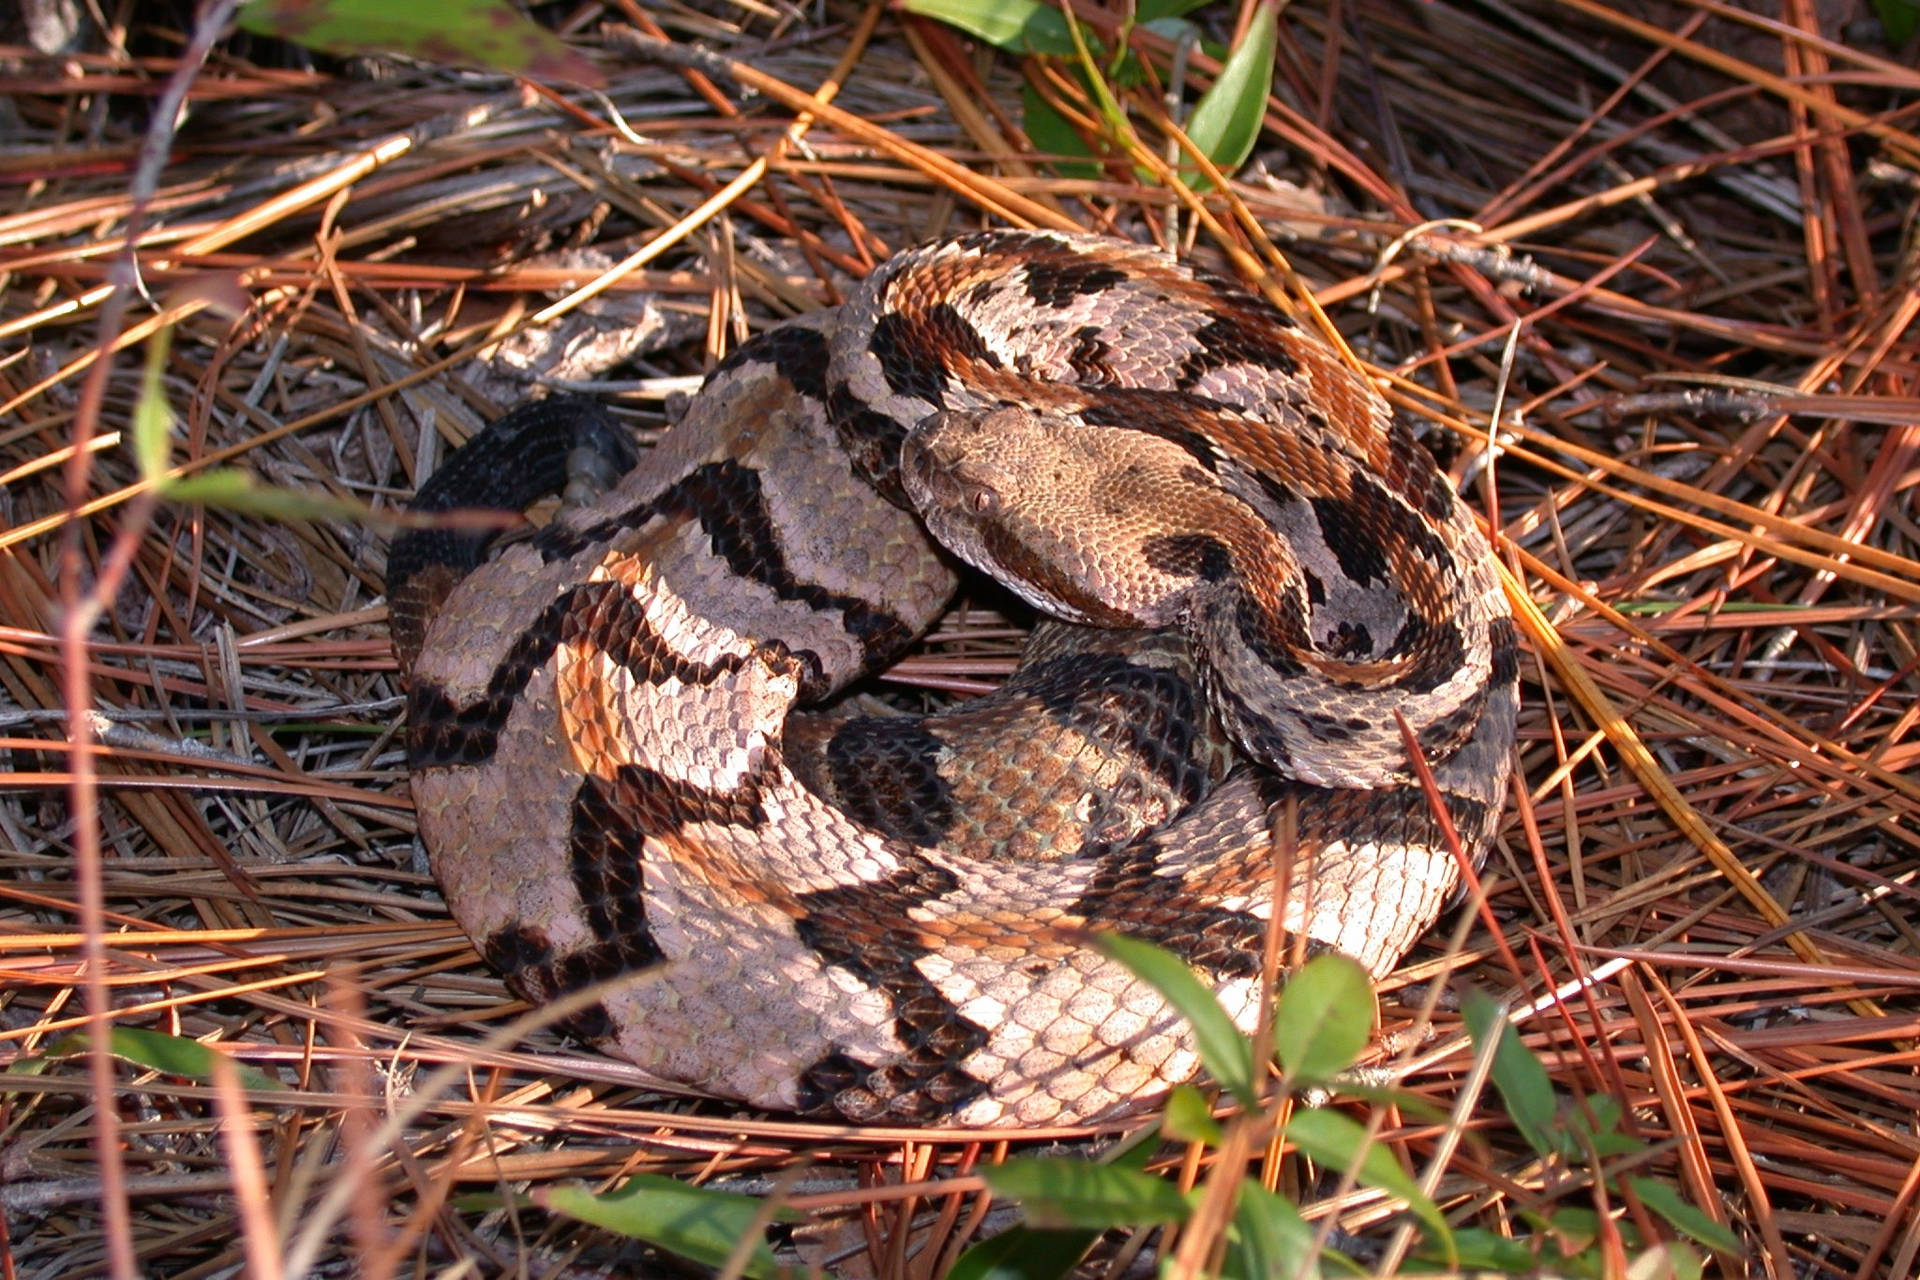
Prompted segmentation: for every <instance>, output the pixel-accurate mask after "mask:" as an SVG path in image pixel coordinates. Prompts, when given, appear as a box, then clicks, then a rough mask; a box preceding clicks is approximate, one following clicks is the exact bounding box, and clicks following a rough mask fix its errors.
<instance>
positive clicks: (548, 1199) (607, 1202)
mask: <svg viewBox="0 0 1920 1280" xmlns="http://www.w3.org/2000/svg"><path fill="white" fill-rule="evenodd" d="M533 1200H534V1203H536V1204H538V1205H541V1206H542V1207H544V1208H546V1209H548V1210H551V1211H552V1212H554V1213H563V1214H565V1215H566V1216H567V1217H569V1218H577V1219H579V1220H580V1221H581V1222H587V1223H591V1224H593V1225H594V1226H596V1227H604V1228H606V1229H607V1230H608V1231H615V1232H618V1233H619V1234H621V1235H623V1236H632V1237H633V1238H634V1239H636V1240H645V1241H646V1242H647V1243H649V1244H655V1245H659V1246H660V1247H661V1248H662V1249H666V1250H669V1251H671V1252H673V1253H677V1254H679V1255H680V1256H681V1257H683V1258H691V1259H693V1260H694V1261H695V1262H703V1263H705V1264H706V1265H708V1266H710V1267H718V1266H723V1265H725V1263H726V1261H727V1258H728V1256H729V1255H730V1254H732V1253H733V1247H734V1244H735V1242H737V1241H738V1240H740V1239H741V1238H742V1237H743V1236H745V1235H746V1234H747V1233H748V1232H749V1231H752V1230H753V1229H754V1225H755V1223H757V1222H758V1221H759V1220H760V1212H761V1207H762V1202H761V1201H760V1200H759V1199H758V1198H757V1197H754V1196H743V1195H736V1194H734V1193H733V1192H730V1191H715V1190H712V1189H711V1188H708V1187H696V1186H690V1185H688V1184H687V1183H684V1182H677V1181H675V1180H674V1179H672V1178H662V1177H659V1176H658V1175H655V1174H650V1173H637V1174H635V1175H633V1176H632V1177H631V1178H629V1179H627V1181H626V1184H625V1185H624V1186H622V1187H620V1188H619V1189H618V1190H616V1191H608V1192H606V1193H604V1194H602V1195H595V1194H593V1193H592V1192H591V1191H588V1190H587V1189H586V1188H585V1187H565V1186H560V1187H544V1188H541V1189H539V1190H537V1191H535V1192H534V1193H533ZM775 1217H776V1218H777V1219H778V1220H779V1221H782V1222H797V1221H799V1219H800V1215H799V1214H797V1213H793V1212H792V1211H790V1210H780V1211H779V1212H778V1213H776V1214H775ZM743 1274H745V1275H748V1276H752V1277H754V1278H755V1280H773V1277H775V1276H778V1275H779V1274H780V1264H779V1263H778V1262H776V1261H775V1260H774V1256H773V1251H772V1250H771V1249H769V1248H767V1243H766V1241H765V1240H760V1241H757V1242H755V1244H754V1246H753V1252H752V1254H751V1255H749V1257H748V1258H747V1265H746V1269H745V1271H744V1272H743Z"/></svg>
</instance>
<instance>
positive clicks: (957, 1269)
mask: <svg viewBox="0 0 1920 1280" xmlns="http://www.w3.org/2000/svg"><path fill="white" fill-rule="evenodd" d="M1099 1238H1100V1233H1099V1232H1098V1231H1042V1230H1040V1229H1039V1228H1037V1227H1027V1226H1019V1227H1014V1228H1012V1229H1010V1230H1007V1231H1002V1232H1001V1233H1000V1234H999V1235H997V1236H994V1237H993V1238H991V1239H989V1240H982V1241H981V1242H980V1243H979V1244H977V1245H975V1246H973V1248H971V1249H969V1250H967V1251H966V1252H965V1253H963V1254H961V1255H960V1257H959V1259H958V1261H956V1262H955V1263H954V1264H953V1269H952V1270H951V1271H949V1272H947V1280H1060V1277H1062V1276H1066V1275H1070V1274H1072V1272H1073V1269H1074V1267H1076V1266H1078V1265H1079V1263H1080V1259H1082V1258H1084V1257H1086V1256H1087V1250H1089V1249H1091V1248H1093V1245H1094V1242H1095V1241H1096V1240H1098V1239H1099Z"/></svg>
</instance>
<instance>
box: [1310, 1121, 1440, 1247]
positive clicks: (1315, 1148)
mask: <svg viewBox="0 0 1920 1280" xmlns="http://www.w3.org/2000/svg"><path fill="white" fill-rule="evenodd" d="M1286 1136H1287V1138H1288V1140H1290V1141H1291V1142H1292V1143H1293V1144H1294V1145H1295V1146H1297V1147H1299V1148H1300V1149H1301V1150H1302V1151H1304V1152H1306V1153H1307V1154H1308V1155H1310V1156H1312V1157H1313V1158H1314V1159H1315V1160H1318V1161H1319V1162H1320V1163H1321V1164H1324V1165H1327V1166H1329V1167H1330V1168H1334V1169H1354V1171H1355V1174H1356V1176H1358V1177H1359V1179H1360V1181H1361V1182H1362V1183H1364V1184H1365V1185H1367V1186H1369V1187H1375V1188H1377V1189H1379V1190H1381V1191H1385V1192H1387V1193H1388V1194H1390V1195H1395V1196H1398V1197H1400V1198H1401V1199H1402V1200H1405V1201H1406V1202H1407V1207H1408V1208H1410V1209H1412V1210H1413V1212H1414V1214H1415V1216H1417V1217H1418V1218H1419V1219H1420V1221H1421V1222H1423V1223H1425V1224H1426V1226H1427V1229H1428V1230H1429V1231H1431V1232H1432V1233H1433V1235H1434V1237H1435V1239H1436V1240H1438V1241H1439V1242H1440V1244H1441V1247H1442V1248H1443V1249H1445V1250H1446V1251H1447V1254H1448V1257H1449V1259H1451V1257H1452V1252H1453V1232H1452V1230H1451V1229H1449V1228H1448V1226H1447V1220H1446V1219H1445V1218H1443V1217H1441V1216H1440V1209H1439V1207H1438V1206H1437V1205H1435V1204H1434V1203H1433V1201H1432V1200H1429V1199H1428V1198H1427V1197H1426V1196H1425V1195H1423V1194H1422V1193H1421V1191H1420V1187H1419V1184H1417V1183H1416V1182H1414V1180H1413V1176H1412V1175H1411V1174H1409V1173H1408V1172H1407V1171H1406V1170H1405V1169H1402V1168H1401V1167H1400V1162H1399V1161H1398V1160H1395V1159H1394V1158H1393V1152H1391V1151H1389V1150H1387V1149H1386V1148H1385V1147H1384V1146H1382V1145H1380V1144H1379V1143H1377V1142H1373V1143H1369V1142H1368V1141H1367V1131H1366V1130H1365V1129H1364V1128H1363V1127H1361V1125H1360V1124H1359V1123H1358V1122H1356V1121H1354V1120H1353V1119H1351V1118H1350V1117H1348V1116H1344V1115H1342V1114H1340V1113H1339V1112H1338V1111H1328V1110H1325V1109H1315V1110H1302V1111H1296V1112H1294V1113H1293V1118H1292V1119H1291V1120H1289V1121H1287V1133H1286ZM1363 1148H1364V1150H1365V1152H1366V1154H1365V1155H1362V1154H1361V1151H1362V1149H1363ZM1356 1161H1357V1162H1358V1166H1357V1168H1356Z"/></svg>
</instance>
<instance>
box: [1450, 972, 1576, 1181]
mask: <svg viewBox="0 0 1920 1280" xmlns="http://www.w3.org/2000/svg"><path fill="white" fill-rule="evenodd" d="M1461 1012H1462V1014H1463V1015H1464V1016H1465V1018H1466V1023H1467V1030H1468V1032H1469V1033H1470V1034H1471V1035H1472V1036H1473V1043H1474V1046H1475V1047H1476V1048H1484V1047H1485V1045H1486V1043H1487V1041H1488V1040H1489V1039H1493V1038H1496V1037H1497V1042H1496V1047H1495V1049H1494V1051H1493V1083H1494V1087H1495V1088H1497V1089H1499V1091H1500V1098H1501V1100H1502V1101H1503V1102H1505V1103H1506V1104H1507V1115H1508V1116H1509V1117H1510V1118H1511V1119H1512V1120H1513V1124H1514V1127H1515V1128H1516V1129H1518V1130H1520V1136H1521V1137H1523V1138H1525V1139H1526V1140H1527V1145H1528V1146H1530V1147H1532V1148H1533V1149H1534V1150H1535V1151H1537V1152H1539V1153H1540V1154H1541V1155H1543V1156H1552V1155H1569V1156H1570V1155H1575V1154H1578V1152H1577V1150H1576V1149H1575V1148H1574V1147H1573V1145H1572V1143H1571V1142H1569V1140H1568V1135H1567V1134H1566V1133H1564V1132H1562V1131H1560V1129H1559V1127H1558V1125H1557V1123H1556V1107H1555V1104H1554V1097H1553V1080H1552V1079H1551V1078H1550V1077H1549V1076H1548V1075H1547V1069H1546V1068H1545V1067H1543V1066H1541V1065H1540V1059H1538V1058H1536V1057H1534V1056H1533V1054H1532V1053H1530V1052H1528V1050H1527V1047H1526V1046H1525V1045H1524V1044H1522V1043H1520V1033H1519V1032H1517V1031H1515V1030H1514V1029H1513V1024H1512V1023H1510V1022H1508V1021H1507V1015H1506V1011H1505V1010H1503V1009H1502V1008H1501V1007H1500V1003H1499V1002H1498V1001H1497V1000H1495V999H1494V998H1493V997H1491V996H1489V995H1487V994H1486V993H1485V992H1483V991H1469V992H1467V994H1466V998H1465V999H1464V1000H1463V1001H1462V1002H1461Z"/></svg>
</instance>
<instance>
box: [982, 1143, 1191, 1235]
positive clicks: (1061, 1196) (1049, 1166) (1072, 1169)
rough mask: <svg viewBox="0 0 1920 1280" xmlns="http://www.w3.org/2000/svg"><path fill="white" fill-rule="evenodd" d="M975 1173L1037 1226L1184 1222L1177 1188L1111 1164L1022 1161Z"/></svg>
mask: <svg viewBox="0 0 1920 1280" xmlns="http://www.w3.org/2000/svg"><path fill="white" fill-rule="evenodd" d="M980 1173H981V1175H982V1176H983V1177H985V1178H986V1180H987V1185H988V1186H989V1187H992V1188H993V1193H994V1194H995V1195H998V1196H1006V1197H1008V1198H1009V1199H1013V1200H1018V1201H1019V1202H1020V1204H1021V1207H1022V1208H1024V1209H1025V1210H1026V1211H1027V1217H1028V1219H1029V1220H1030V1221H1031V1222H1032V1223H1033V1225H1034V1226H1036V1227H1090V1228H1093V1229H1094V1230H1097V1231H1105V1230H1106V1229H1108V1228H1109V1227H1144V1226H1153V1225H1156V1224H1160V1223H1167V1222H1181V1221H1184V1220H1185V1219H1186V1216H1187V1211H1188V1204H1187V1199H1186V1197H1185V1196H1183V1195H1181V1194H1180V1189H1179V1188H1178V1187H1176V1186H1174V1185H1173V1184H1172V1183H1171V1182H1168V1181H1166V1180H1165V1179H1164V1178H1156V1177H1154V1176H1153V1175H1152V1174H1148V1173H1142V1172H1140V1171H1139V1170H1137V1169H1126V1168H1121V1167H1119V1166H1116V1165H1105V1164H1088V1163H1087V1162H1086V1161H1084V1160H1070V1159H1066V1158H1064V1157H1061V1158H1047V1157H1041V1156H1023V1157H1021V1158H1019V1159H1015V1160H1009V1161H1007V1162H1006V1163H1005V1164H997V1165H991V1166H989V1167H987V1168H984V1169H981V1170H980Z"/></svg>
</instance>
